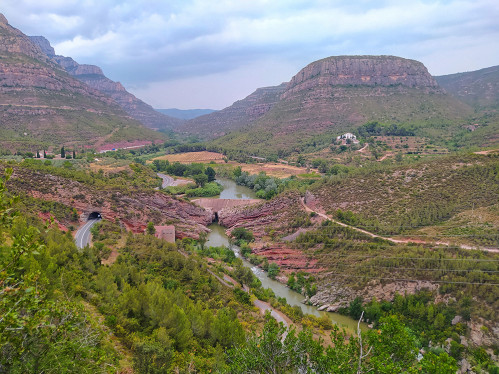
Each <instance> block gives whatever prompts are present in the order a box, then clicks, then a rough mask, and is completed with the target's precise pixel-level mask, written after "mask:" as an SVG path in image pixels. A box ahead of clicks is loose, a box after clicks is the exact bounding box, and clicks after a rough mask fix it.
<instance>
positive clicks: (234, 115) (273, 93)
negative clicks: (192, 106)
mask: <svg viewBox="0 0 499 374" xmlns="http://www.w3.org/2000/svg"><path fill="white" fill-rule="evenodd" d="M285 85H286V84H285V83H282V84H281V85H279V86H276V87H264V88H259V89H257V90H256V91H255V92H253V93H252V94H251V95H249V96H247V97H246V98H244V99H242V100H239V101H236V102H235V103H234V104H232V105H231V106H229V107H227V108H225V109H222V110H220V111H217V112H214V113H210V114H206V115H204V116H201V117H197V118H194V119H192V120H190V121H187V122H185V123H184V124H182V125H181V126H179V127H178V128H176V129H175V130H176V131H178V132H180V133H185V134H189V135H197V136H199V137H200V138H203V139H213V138H216V137H219V136H223V135H225V134H227V133H229V132H231V131H234V130H238V129H241V128H243V127H244V126H246V125H249V124H251V123H252V122H254V121H255V120H257V119H258V118H260V117H262V116H263V115H265V114H266V113H267V112H268V111H269V110H270V109H272V107H273V106H274V105H275V104H276V103H277V102H278V101H279V95H280V94H281V93H282V92H283V90H284V87H285Z"/></svg>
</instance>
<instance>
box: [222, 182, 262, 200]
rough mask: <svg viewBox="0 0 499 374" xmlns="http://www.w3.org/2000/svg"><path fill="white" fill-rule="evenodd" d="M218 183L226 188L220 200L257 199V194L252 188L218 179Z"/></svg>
mask: <svg viewBox="0 0 499 374" xmlns="http://www.w3.org/2000/svg"><path fill="white" fill-rule="evenodd" d="M216 182H218V183H220V184H221V185H222V186H223V187H224V190H223V191H222V193H221V194H220V199H243V200H247V199H256V194H255V193H254V192H253V190H252V189H251V188H248V187H245V186H239V185H237V184H236V183H235V182H234V181H232V180H230V179H225V178H217V179H216Z"/></svg>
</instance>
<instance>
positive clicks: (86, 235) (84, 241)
mask: <svg viewBox="0 0 499 374" xmlns="http://www.w3.org/2000/svg"><path fill="white" fill-rule="evenodd" d="M99 221H100V218H97V219H91V220H89V221H88V222H87V223H85V224H84V225H83V226H82V227H80V228H79V229H78V231H76V235H75V242H76V246H77V247H78V248H85V246H87V245H88V244H90V228H91V227H92V226H93V225H95V224H96V223H97V222H99Z"/></svg>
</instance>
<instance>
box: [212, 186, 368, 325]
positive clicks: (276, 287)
mask: <svg viewBox="0 0 499 374" xmlns="http://www.w3.org/2000/svg"><path fill="white" fill-rule="evenodd" d="M217 182H218V183H220V184H221V185H223V186H224V190H223V191H222V193H221V194H220V198H221V199H255V198H256V195H255V193H254V192H253V190H251V189H250V188H248V187H244V186H238V185H237V184H236V183H235V182H234V181H232V180H230V179H217ZM208 228H209V229H210V230H211V232H210V233H209V234H208V237H207V241H206V245H208V246H213V247H219V246H226V247H229V239H228V238H227V235H226V234H225V228H224V227H222V226H220V225H219V224H218V223H213V224H211V225H210V226H208ZM232 249H233V250H234V252H235V253H236V256H237V257H239V258H241V260H242V261H243V264H244V266H246V267H249V268H250V269H251V270H252V271H253V273H254V274H255V275H256V277H257V278H258V279H260V281H261V282H262V286H263V287H264V288H271V289H272V290H273V291H274V293H275V294H276V296H279V297H284V298H286V301H287V302H288V304H289V305H291V306H299V307H300V308H301V310H302V311H303V313H307V314H312V315H314V316H317V317H321V316H323V315H326V316H327V317H328V318H330V319H331V321H332V322H333V323H335V324H337V325H338V326H340V327H345V328H346V329H348V330H350V331H357V321H355V320H354V319H352V318H350V317H347V316H343V315H341V314H338V313H330V312H323V311H319V310H318V309H317V308H316V307H315V306H311V305H305V304H302V300H303V299H304V298H305V296H303V295H301V294H299V293H298V292H295V291H293V290H291V289H289V288H288V287H286V286H285V285H284V284H282V283H279V282H277V281H275V280H273V279H270V278H269V277H268V276H267V273H266V272H265V271H263V270H262V269H260V268H258V267H257V266H255V265H253V264H251V263H250V262H249V261H246V260H245V259H244V258H242V257H241V255H240V254H239V248H238V247H236V246H233V247H232ZM361 327H362V330H364V329H365V328H366V327H365V324H362V325H361Z"/></svg>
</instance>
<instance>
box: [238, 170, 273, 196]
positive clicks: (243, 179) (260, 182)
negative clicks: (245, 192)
mask: <svg viewBox="0 0 499 374" xmlns="http://www.w3.org/2000/svg"><path fill="white" fill-rule="evenodd" d="M236 170H237V173H236V172H235V173H234V175H236V174H239V170H238V169H236ZM236 183H237V184H239V185H242V186H246V187H249V188H251V189H253V190H254V191H255V192H256V196H257V197H258V198H260V199H267V200H268V199H271V198H272V197H274V196H275V195H277V193H278V188H279V185H280V184H281V180H280V179H279V178H273V177H268V176H267V175H266V174H265V173H264V172H261V173H260V174H258V175H256V174H255V175H249V174H248V173H247V172H245V171H243V172H241V173H240V175H239V176H238V177H236Z"/></svg>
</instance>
